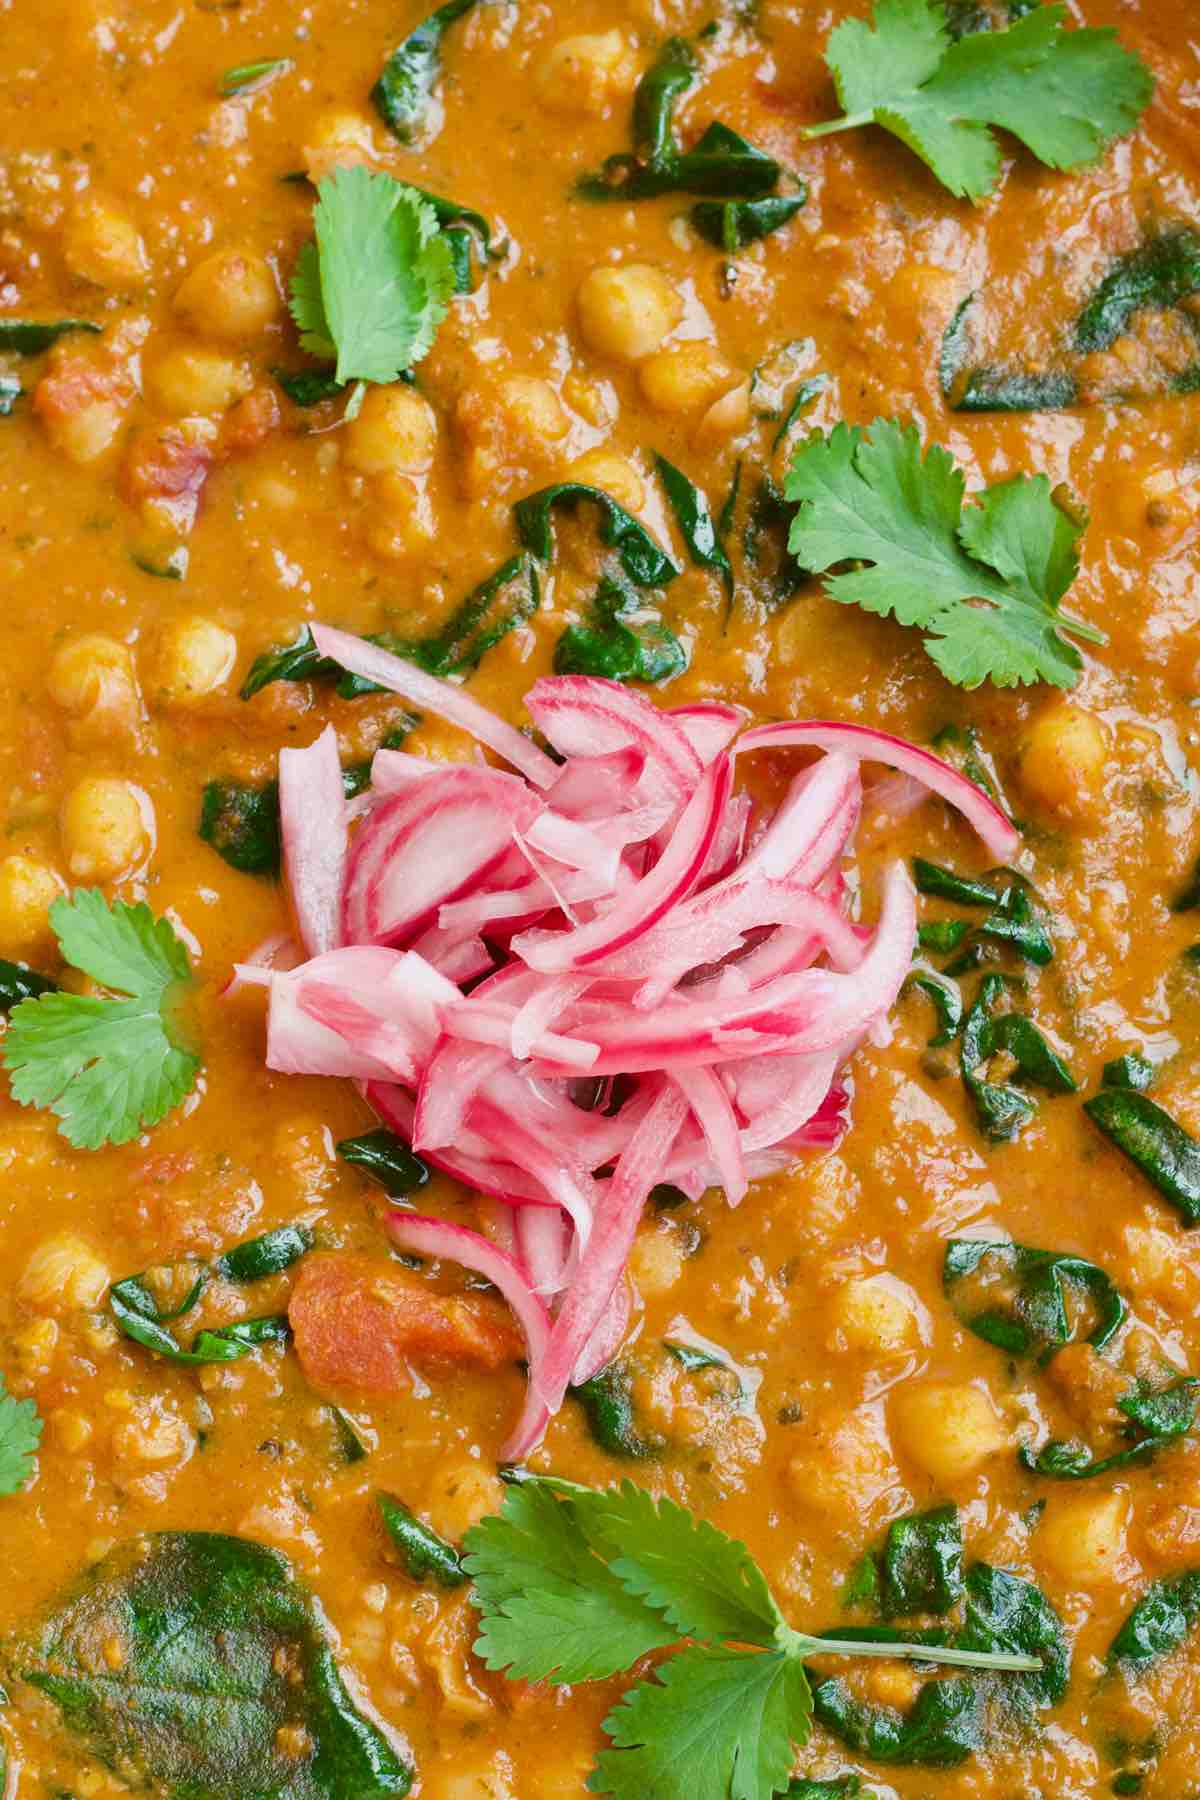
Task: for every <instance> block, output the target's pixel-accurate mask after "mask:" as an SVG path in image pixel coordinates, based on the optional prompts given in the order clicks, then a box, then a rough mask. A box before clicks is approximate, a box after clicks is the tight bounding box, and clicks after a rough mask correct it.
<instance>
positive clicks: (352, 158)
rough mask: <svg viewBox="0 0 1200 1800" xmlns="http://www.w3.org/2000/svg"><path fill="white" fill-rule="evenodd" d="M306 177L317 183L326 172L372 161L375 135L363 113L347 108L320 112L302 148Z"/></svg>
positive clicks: (373, 158)
mask: <svg viewBox="0 0 1200 1800" xmlns="http://www.w3.org/2000/svg"><path fill="white" fill-rule="evenodd" d="M303 155H304V162H305V164H306V166H307V169H308V173H309V176H310V177H311V179H312V180H313V181H318V180H319V179H320V177H321V176H322V175H326V174H328V172H329V170H330V169H345V168H350V167H353V166H354V165H355V164H359V163H368V162H373V161H374V160H375V132H374V128H373V127H372V124H371V121H370V119H368V118H367V116H366V115H365V113H359V112H352V111H350V110H349V109H348V108H345V109H342V110H339V111H330V112H324V113H322V114H321V115H320V117H319V118H318V120H317V122H316V125H315V127H314V129H313V134H312V137H311V139H310V140H309V142H308V143H307V144H305V146H304V152H303Z"/></svg>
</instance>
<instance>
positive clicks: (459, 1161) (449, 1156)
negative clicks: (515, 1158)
mask: <svg viewBox="0 0 1200 1800" xmlns="http://www.w3.org/2000/svg"><path fill="white" fill-rule="evenodd" d="M366 1098H367V1102H368V1104H369V1105H370V1106H372V1107H373V1108H374V1110H375V1111H376V1112H377V1113H378V1115H379V1117H380V1118H381V1119H382V1120H383V1122H384V1124H385V1125H387V1126H389V1127H390V1128H391V1130H392V1131H394V1132H396V1133H397V1135H398V1136H400V1137H402V1138H403V1139H404V1141H405V1143H406V1144H410V1145H411V1143H412V1132H413V1117H414V1114H415V1111H416V1106H415V1103H414V1101H413V1097H412V1095H411V1094H410V1093H408V1092H407V1091H406V1090H405V1089H404V1088H402V1087H399V1086H397V1085H396V1083H394V1082H391V1081H387V1080H386V1079H385V1080H382V1081H379V1080H368V1081H367V1084H366ZM424 1159H425V1161H426V1162H428V1163H432V1164H433V1166H434V1168H435V1169H441V1171H442V1173H443V1174H445V1175H449V1176H451V1177H452V1179H453V1180H455V1181H461V1182H462V1184H463V1186H464V1187H469V1188H474V1189H475V1191H476V1192H477V1193H480V1194H486V1195H487V1196H488V1197H489V1198H490V1199H493V1200H502V1201H503V1202H504V1204H505V1205H506V1206H544V1207H550V1208H552V1209H553V1210H554V1211H555V1212H556V1213H557V1212H561V1208H560V1207H559V1204H558V1201H557V1200H555V1199H554V1198H553V1196H552V1195H550V1194H548V1193H547V1192H546V1191H545V1189H544V1188H542V1187H540V1186H538V1184H537V1183H536V1182H533V1181H531V1180H530V1179H529V1177H528V1176H527V1175H525V1174H523V1173H522V1171H521V1170H520V1169H516V1168H514V1167H513V1166H512V1165H511V1163H502V1162H499V1161H496V1162H489V1161H487V1160H485V1159H484V1158H483V1157H482V1156H475V1155H473V1154H472V1153H471V1152H469V1151H466V1150H463V1149H461V1148H460V1147H459V1146H457V1145H456V1146H455V1147H454V1148H453V1149H444V1150H426V1151H425V1152H424Z"/></svg>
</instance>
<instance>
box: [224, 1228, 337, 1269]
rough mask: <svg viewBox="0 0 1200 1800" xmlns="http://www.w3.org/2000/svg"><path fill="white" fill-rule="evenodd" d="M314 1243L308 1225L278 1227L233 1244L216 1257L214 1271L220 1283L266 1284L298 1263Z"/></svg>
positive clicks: (314, 1240)
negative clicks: (260, 1235)
mask: <svg viewBox="0 0 1200 1800" xmlns="http://www.w3.org/2000/svg"><path fill="white" fill-rule="evenodd" d="M315 1243H316V1238H315V1237H314V1235H313V1231H312V1227H311V1226H309V1225H277V1226H276V1228H275V1230H274V1231H267V1232H264V1233H263V1235H262V1237H256V1238H248V1239H247V1240H246V1242H245V1243H244V1244H234V1245H233V1247H232V1248H231V1249H229V1250H226V1251H224V1252H223V1253H222V1254H221V1255H220V1256H218V1258H217V1260H216V1262H215V1263H214V1264H213V1269H214V1271H215V1272H216V1273H217V1274H218V1275H219V1276H220V1277H221V1280H222V1281H236V1282H245V1281H265V1280H267V1278H268V1277H269V1276H271V1275H282V1274H283V1271H284V1270H285V1269H290V1268H291V1267H292V1266H293V1265H294V1264H295V1263H298V1262H299V1261H300V1260H301V1258H302V1257H305V1256H307V1255H308V1253H309V1251H310V1250H311V1249H312V1247H313V1245H314V1244H315Z"/></svg>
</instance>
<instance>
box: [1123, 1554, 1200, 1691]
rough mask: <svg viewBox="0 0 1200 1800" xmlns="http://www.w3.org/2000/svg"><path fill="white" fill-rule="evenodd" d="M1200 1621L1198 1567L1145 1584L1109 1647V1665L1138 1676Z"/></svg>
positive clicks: (1173, 1647)
mask: <svg viewBox="0 0 1200 1800" xmlns="http://www.w3.org/2000/svg"><path fill="white" fill-rule="evenodd" d="M1197 1625H1200V1569H1187V1570H1185V1572H1184V1573H1183V1574H1182V1575H1172V1576H1170V1577H1169V1578H1168V1579H1167V1580H1166V1581H1156V1582H1155V1583H1154V1585H1153V1586H1152V1587H1149V1588H1147V1590H1146V1592H1145V1593H1144V1594H1143V1595H1142V1597H1141V1599H1140V1600H1139V1601H1138V1603H1137V1605H1136V1606H1135V1607H1134V1609H1133V1611H1132V1612H1131V1613H1130V1615H1129V1617H1128V1618H1127V1619H1126V1621H1125V1623H1124V1624H1123V1625H1122V1627H1121V1629H1120V1631H1118V1633H1117V1635H1116V1637H1115V1638H1114V1639H1113V1641H1112V1643H1111V1645H1110V1646H1109V1651H1108V1662H1109V1666H1110V1667H1111V1668H1116V1669H1121V1670H1123V1671H1124V1672H1125V1673H1126V1674H1127V1675H1132V1676H1140V1675H1143V1674H1144V1673H1145V1672H1146V1670H1147V1669H1149V1668H1152V1667H1153V1665H1154V1664H1155V1663H1156V1662H1159V1661H1161V1660H1162V1658H1163V1657H1166V1656H1170V1655H1171V1653H1172V1652H1173V1651H1175V1650H1178V1649H1179V1648H1180V1647H1181V1646H1182V1645H1183V1644H1185V1643H1186V1642H1187V1640H1188V1638H1189V1637H1190V1636H1191V1634H1192V1632H1193V1631H1195V1629H1196V1627H1197Z"/></svg>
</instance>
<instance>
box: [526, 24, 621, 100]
mask: <svg viewBox="0 0 1200 1800" xmlns="http://www.w3.org/2000/svg"><path fill="white" fill-rule="evenodd" d="M636 79H637V59H636V58H635V56H634V54H633V51H632V49H631V47H630V45H629V43H628V42H627V40H626V38H625V36H624V34H623V33H622V32H620V31H603V32H581V33H580V34H579V35H578V36H575V37H568V38H562V39H561V40H560V41H559V42H558V43H557V44H555V46H554V48H553V49H552V50H551V51H550V53H549V55H548V56H547V57H546V58H545V60H544V61H543V63H542V66H541V68H540V69H539V71H538V77H537V91H538V98H539V99H540V101H541V103H542V105H543V106H544V107H545V108H546V110H547V111H548V112H554V113H561V114H562V115H563V116H564V118H576V117H578V116H579V114H581V113H582V114H584V115H585V116H587V117H589V118H594V119H597V118H603V117H604V115H605V113H607V111H608V110H609V108H610V106H611V105H612V103H613V101H614V99H616V98H618V97H619V96H620V95H622V94H627V93H629V92H630V91H631V90H632V88H633V84H634V82H635V81H636Z"/></svg>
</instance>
